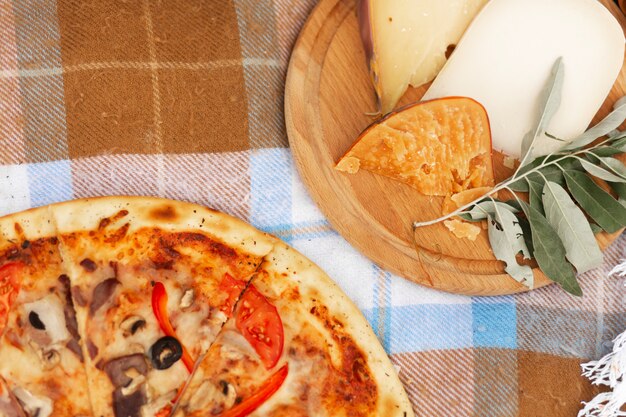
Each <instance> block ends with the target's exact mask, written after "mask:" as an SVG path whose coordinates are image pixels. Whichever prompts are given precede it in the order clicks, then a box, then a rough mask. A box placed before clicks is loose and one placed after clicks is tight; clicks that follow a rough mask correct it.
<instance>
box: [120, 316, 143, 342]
mask: <svg viewBox="0 0 626 417" xmlns="http://www.w3.org/2000/svg"><path fill="white" fill-rule="evenodd" d="M144 327H146V321H145V320H144V319H143V317H141V316H136V315H133V316H128V317H126V318H125V319H124V320H123V321H122V322H121V323H120V329H122V331H123V332H124V337H129V336H132V335H134V334H135V333H137V332H138V331H140V330H141V329H143V328H144Z"/></svg>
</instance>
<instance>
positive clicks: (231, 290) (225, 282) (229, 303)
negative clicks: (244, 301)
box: [219, 273, 246, 317]
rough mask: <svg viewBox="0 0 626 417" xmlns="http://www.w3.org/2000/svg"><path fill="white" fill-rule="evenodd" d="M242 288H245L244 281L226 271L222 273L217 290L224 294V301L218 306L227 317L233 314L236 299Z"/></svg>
mask: <svg viewBox="0 0 626 417" xmlns="http://www.w3.org/2000/svg"><path fill="white" fill-rule="evenodd" d="M244 288H246V283H245V282H243V281H241V280H238V279H235V278H233V277H232V276H231V275H230V274H228V273H226V274H225V275H224V278H222V282H220V286H219V290H220V291H221V292H222V293H225V294H226V301H225V302H224V304H223V305H222V307H220V310H222V311H223V312H224V314H226V316H227V317H231V316H232V315H233V310H234V308H235V303H236V302H237V299H238V298H239V296H240V295H241V292H242V291H243V289H244Z"/></svg>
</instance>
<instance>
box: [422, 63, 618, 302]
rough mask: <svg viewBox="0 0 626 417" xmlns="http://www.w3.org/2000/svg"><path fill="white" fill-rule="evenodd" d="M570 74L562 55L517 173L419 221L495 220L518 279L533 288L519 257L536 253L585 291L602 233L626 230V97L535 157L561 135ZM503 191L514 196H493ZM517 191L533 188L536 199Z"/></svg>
mask: <svg viewBox="0 0 626 417" xmlns="http://www.w3.org/2000/svg"><path fill="white" fill-rule="evenodd" d="M564 77H565V71H564V66H563V62H562V59H561V58H559V59H558V60H557V61H556V62H555V64H554V66H553V68H552V71H551V73H550V76H549V78H548V80H547V82H546V86H545V88H544V90H543V92H542V93H541V95H540V100H539V102H540V106H539V110H540V111H539V112H538V115H537V120H536V122H535V126H533V129H531V130H530V131H529V132H528V134H527V135H525V136H524V138H523V140H522V149H521V155H522V157H521V161H520V164H519V166H518V168H517V169H516V170H515V172H514V173H513V175H512V176H511V177H510V178H508V179H507V180H505V181H502V182H501V183H499V184H497V185H496V186H495V187H494V188H493V189H492V190H491V191H489V192H488V193H486V194H485V195H483V196H481V197H479V198H477V199H476V200H474V201H472V202H471V203H469V204H466V205H464V206H463V207H460V208H459V209H457V210H455V211H454V212H452V213H449V214H447V215H445V216H442V217H439V218H437V219H434V220H429V221H423V222H415V223H414V225H413V226H414V228H419V227H424V226H430V225H433V224H436V223H438V222H441V221H444V220H447V219H450V218H453V217H460V218H462V219H464V220H466V221H471V222H476V221H483V220H487V222H488V223H487V226H488V235H489V243H490V245H491V248H492V250H493V253H494V256H495V257H496V259H498V260H500V261H502V262H504V263H505V265H506V266H505V271H506V272H507V273H508V274H509V275H511V277H513V278H514V279H516V280H517V281H519V282H520V283H522V284H524V285H526V286H528V287H530V288H532V287H533V285H534V282H533V275H532V270H531V268H530V267H529V266H528V265H527V263H523V264H522V263H519V262H518V261H519V260H520V258H524V259H531V258H532V259H534V260H535V261H536V262H537V265H538V266H539V268H540V269H541V270H542V271H543V273H544V274H545V275H546V276H547V277H548V278H550V279H551V280H553V281H554V282H556V283H558V284H559V285H560V286H561V287H562V288H563V289H564V290H565V291H567V292H568V293H570V294H573V295H577V296H580V295H582V290H581V288H580V286H579V284H578V282H577V279H576V274H577V273H583V272H586V271H589V270H591V269H593V268H596V267H598V266H600V265H601V264H602V261H603V257H602V252H601V251H600V248H599V246H598V243H597V241H596V239H595V237H594V234H595V233H598V232H599V231H605V232H608V233H614V232H617V231H619V230H620V229H622V228H624V227H626V165H624V163H622V161H620V160H619V159H617V158H616V156H619V155H620V154H622V153H624V152H626V132H622V131H619V130H617V129H618V128H619V127H620V126H621V125H622V124H623V123H624V120H626V97H624V98H622V99H620V100H618V101H617V102H616V103H615V105H614V110H613V111H612V112H611V113H610V114H609V115H608V116H607V117H605V118H604V119H603V120H602V121H601V122H599V123H598V124H596V125H595V126H593V127H592V128H590V129H588V130H587V131H585V132H584V133H583V134H582V135H580V136H578V137H577V138H574V139H573V140H572V141H571V142H564V144H563V145H562V146H561V147H560V148H559V149H558V150H557V151H555V152H552V153H549V154H547V155H535V153H536V152H535V150H536V149H537V148H538V146H537V145H539V144H540V141H554V140H560V139H558V138H556V137H555V136H553V135H551V134H550V133H549V132H548V129H549V126H550V122H551V119H552V117H553V116H554V115H555V114H556V112H557V111H558V108H559V105H560V101H561V90H562V87H563V80H564ZM598 180H603V181H604V182H603V183H602V182H599V181H598ZM503 190H507V191H509V192H510V194H511V195H512V196H513V200H509V201H501V200H498V199H496V198H494V197H493V196H494V195H495V194H496V193H498V192H499V191H503ZM517 193H528V194H527V195H528V198H527V199H522V198H521V196H520V195H518V194H517ZM526 200H527V201H526Z"/></svg>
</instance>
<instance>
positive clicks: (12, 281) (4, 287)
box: [0, 262, 24, 335]
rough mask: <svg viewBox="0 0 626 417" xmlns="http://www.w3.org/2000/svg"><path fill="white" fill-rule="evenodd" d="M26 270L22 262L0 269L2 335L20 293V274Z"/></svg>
mask: <svg viewBox="0 0 626 417" xmlns="http://www.w3.org/2000/svg"><path fill="white" fill-rule="evenodd" d="M23 268H24V264H23V263H21V262H10V263H8V264H5V265H4V266H2V268H0V335H1V334H2V332H3V331H4V327H5V326H6V325H7V320H8V319H9V311H10V310H11V306H13V303H14V302H15V299H16V298H17V295H18V294H19V292H20V279H19V276H18V275H19V273H20V272H21V271H22V269H23Z"/></svg>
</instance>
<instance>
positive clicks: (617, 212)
mask: <svg viewBox="0 0 626 417" xmlns="http://www.w3.org/2000/svg"><path fill="white" fill-rule="evenodd" d="M565 180H566V181H567V187H568V188H569V190H570V192H571V193H572V195H573V196H574V199H576V201H577V202H578V204H579V205H580V207H582V208H583V210H585V211H586V212H587V214H589V216H590V217H591V218H592V219H593V220H595V222H596V223H597V224H598V225H599V226H600V227H602V229H604V230H606V231H607V232H609V233H613V232H617V231H618V230H620V229H621V228H622V227H624V226H626V207H624V206H622V205H621V204H620V203H619V202H618V201H617V200H615V199H614V198H613V197H611V195H610V194H609V193H607V192H606V191H604V190H603V189H602V188H601V187H600V186H599V185H598V184H596V183H595V182H593V180H592V179H591V178H589V177H588V176H587V175H585V174H583V173H582V172H576V171H566V172H565Z"/></svg>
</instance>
